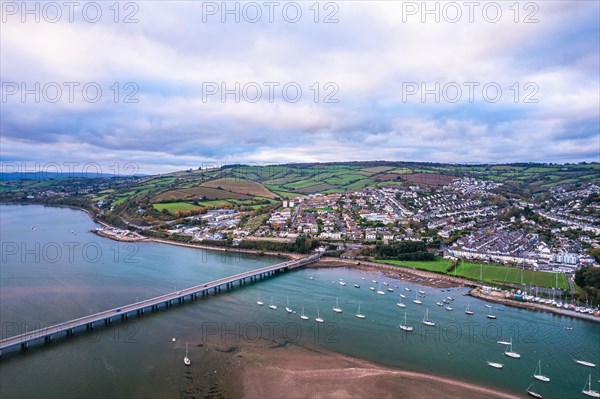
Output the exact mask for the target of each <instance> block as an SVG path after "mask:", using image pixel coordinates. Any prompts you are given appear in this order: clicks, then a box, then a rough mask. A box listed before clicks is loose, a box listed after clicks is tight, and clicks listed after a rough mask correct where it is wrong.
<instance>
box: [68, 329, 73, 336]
mask: <svg viewBox="0 0 600 399" xmlns="http://www.w3.org/2000/svg"><path fill="white" fill-rule="evenodd" d="M70 335H73V329H72V328H69V329H68V330H67V337H68V336H70Z"/></svg>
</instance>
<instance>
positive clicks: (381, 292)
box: [377, 284, 385, 295]
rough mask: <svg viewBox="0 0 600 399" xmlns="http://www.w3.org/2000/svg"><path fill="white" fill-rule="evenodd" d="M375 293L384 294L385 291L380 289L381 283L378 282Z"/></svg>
mask: <svg viewBox="0 0 600 399" xmlns="http://www.w3.org/2000/svg"><path fill="white" fill-rule="evenodd" d="M377 294H379V295H385V292H383V291H382V290H381V284H379V287H377Z"/></svg>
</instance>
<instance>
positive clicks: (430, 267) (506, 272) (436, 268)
mask: <svg viewBox="0 0 600 399" xmlns="http://www.w3.org/2000/svg"><path fill="white" fill-rule="evenodd" d="M377 262H379V263H385V264H389V265H397V266H403V267H410V268H414V269H420V270H427V271H432V272H438V273H446V268H447V267H448V261H447V260H444V259H438V260H435V261H431V262H426V261H399V260H378V261H377ZM480 273H481V274H480ZM448 274H450V275H452V276H457V277H466V278H468V279H471V280H479V278H480V275H481V277H482V279H483V281H485V282H488V283H493V282H496V283H514V284H520V283H521V274H522V275H523V284H525V285H532V286H537V287H548V288H553V287H554V286H555V284H556V273H552V272H541V271H533V270H522V269H517V268H514V267H508V266H500V265H488V264H483V265H480V264H475V263H465V262H462V263H461V264H460V265H459V266H458V268H456V270H453V271H452V272H450V273H448ZM558 288H563V289H568V288H569V284H568V282H567V278H566V276H565V275H564V273H560V274H559V275H558Z"/></svg>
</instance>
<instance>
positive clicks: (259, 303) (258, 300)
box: [256, 294, 264, 306]
mask: <svg viewBox="0 0 600 399" xmlns="http://www.w3.org/2000/svg"><path fill="white" fill-rule="evenodd" d="M256 304H257V305H258V306H262V305H264V303H263V301H261V300H260V294H258V299H257V300H256Z"/></svg>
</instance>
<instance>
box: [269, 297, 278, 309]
mask: <svg viewBox="0 0 600 399" xmlns="http://www.w3.org/2000/svg"><path fill="white" fill-rule="evenodd" d="M269 308H270V309H273V310H277V305H273V297H271V304H270V305H269Z"/></svg>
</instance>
